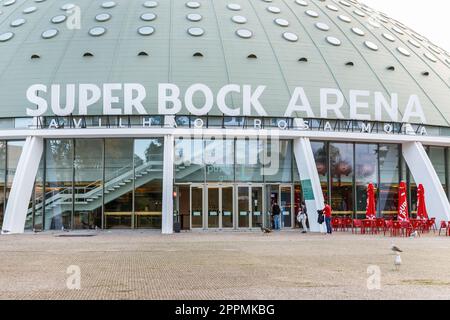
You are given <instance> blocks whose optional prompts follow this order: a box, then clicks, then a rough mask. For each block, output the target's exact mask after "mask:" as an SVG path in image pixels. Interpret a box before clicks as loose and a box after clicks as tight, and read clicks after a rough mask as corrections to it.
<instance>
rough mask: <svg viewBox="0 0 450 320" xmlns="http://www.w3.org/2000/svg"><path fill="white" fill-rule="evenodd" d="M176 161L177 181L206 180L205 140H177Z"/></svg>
mask: <svg viewBox="0 0 450 320" xmlns="http://www.w3.org/2000/svg"><path fill="white" fill-rule="evenodd" d="M174 163H175V179H176V181H177V182H204V181H205V166H204V162H203V140H202V139H177V140H175V158H174Z"/></svg>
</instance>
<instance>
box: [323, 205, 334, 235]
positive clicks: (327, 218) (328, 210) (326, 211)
mask: <svg viewBox="0 0 450 320" xmlns="http://www.w3.org/2000/svg"><path fill="white" fill-rule="evenodd" d="M332 211H333V210H332V209H331V206H330V205H329V204H328V203H327V202H325V208H323V214H324V215H325V224H326V226H327V233H328V234H332V233H333V228H332V227H331V215H332Z"/></svg>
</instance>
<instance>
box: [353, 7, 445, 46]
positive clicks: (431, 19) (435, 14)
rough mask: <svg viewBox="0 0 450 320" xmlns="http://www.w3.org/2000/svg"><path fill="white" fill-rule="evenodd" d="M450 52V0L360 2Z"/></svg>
mask: <svg viewBox="0 0 450 320" xmlns="http://www.w3.org/2000/svg"><path fill="white" fill-rule="evenodd" d="M360 1H361V2H362V3H365V4H367V5H368V6H369V7H371V8H373V9H375V10H377V11H381V12H384V13H386V14H387V15H388V16H390V17H391V18H394V19H396V20H398V21H400V22H402V23H403V24H405V25H406V26H408V27H410V28H412V29H413V30H415V31H416V32H418V33H419V34H422V35H423V36H425V37H427V38H428V39H430V41H432V42H434V43H435V44H436V45H438V46H440V47H442V48H444V49H445V50H447V51H450V1H449V0H360Z"/></svg>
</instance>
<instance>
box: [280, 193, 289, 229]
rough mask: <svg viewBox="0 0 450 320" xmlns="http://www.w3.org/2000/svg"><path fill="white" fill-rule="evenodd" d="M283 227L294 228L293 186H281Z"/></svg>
mask: <svg viewBox="0 0 450 320" xmlns="http://www.w3.org/2000/svg"><path fill="white" fill-rule="evenodd" d="M279 205H280V209H281V227H282V228H291V227H292V186H280V203H279Z"/></svg>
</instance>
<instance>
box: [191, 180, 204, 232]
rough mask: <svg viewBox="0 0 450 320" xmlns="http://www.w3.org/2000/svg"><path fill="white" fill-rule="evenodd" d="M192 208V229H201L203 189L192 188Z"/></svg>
mask: <svg viewBox="0 0 450 320" xmlns="http://www.w3.org/2000/svg"><path fill="white" fill-rule="evenodd" d="M191 206H192V209H191V211H192V213H191V215H192V228H203V188H202V187H192V190H191Z"/></svg>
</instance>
